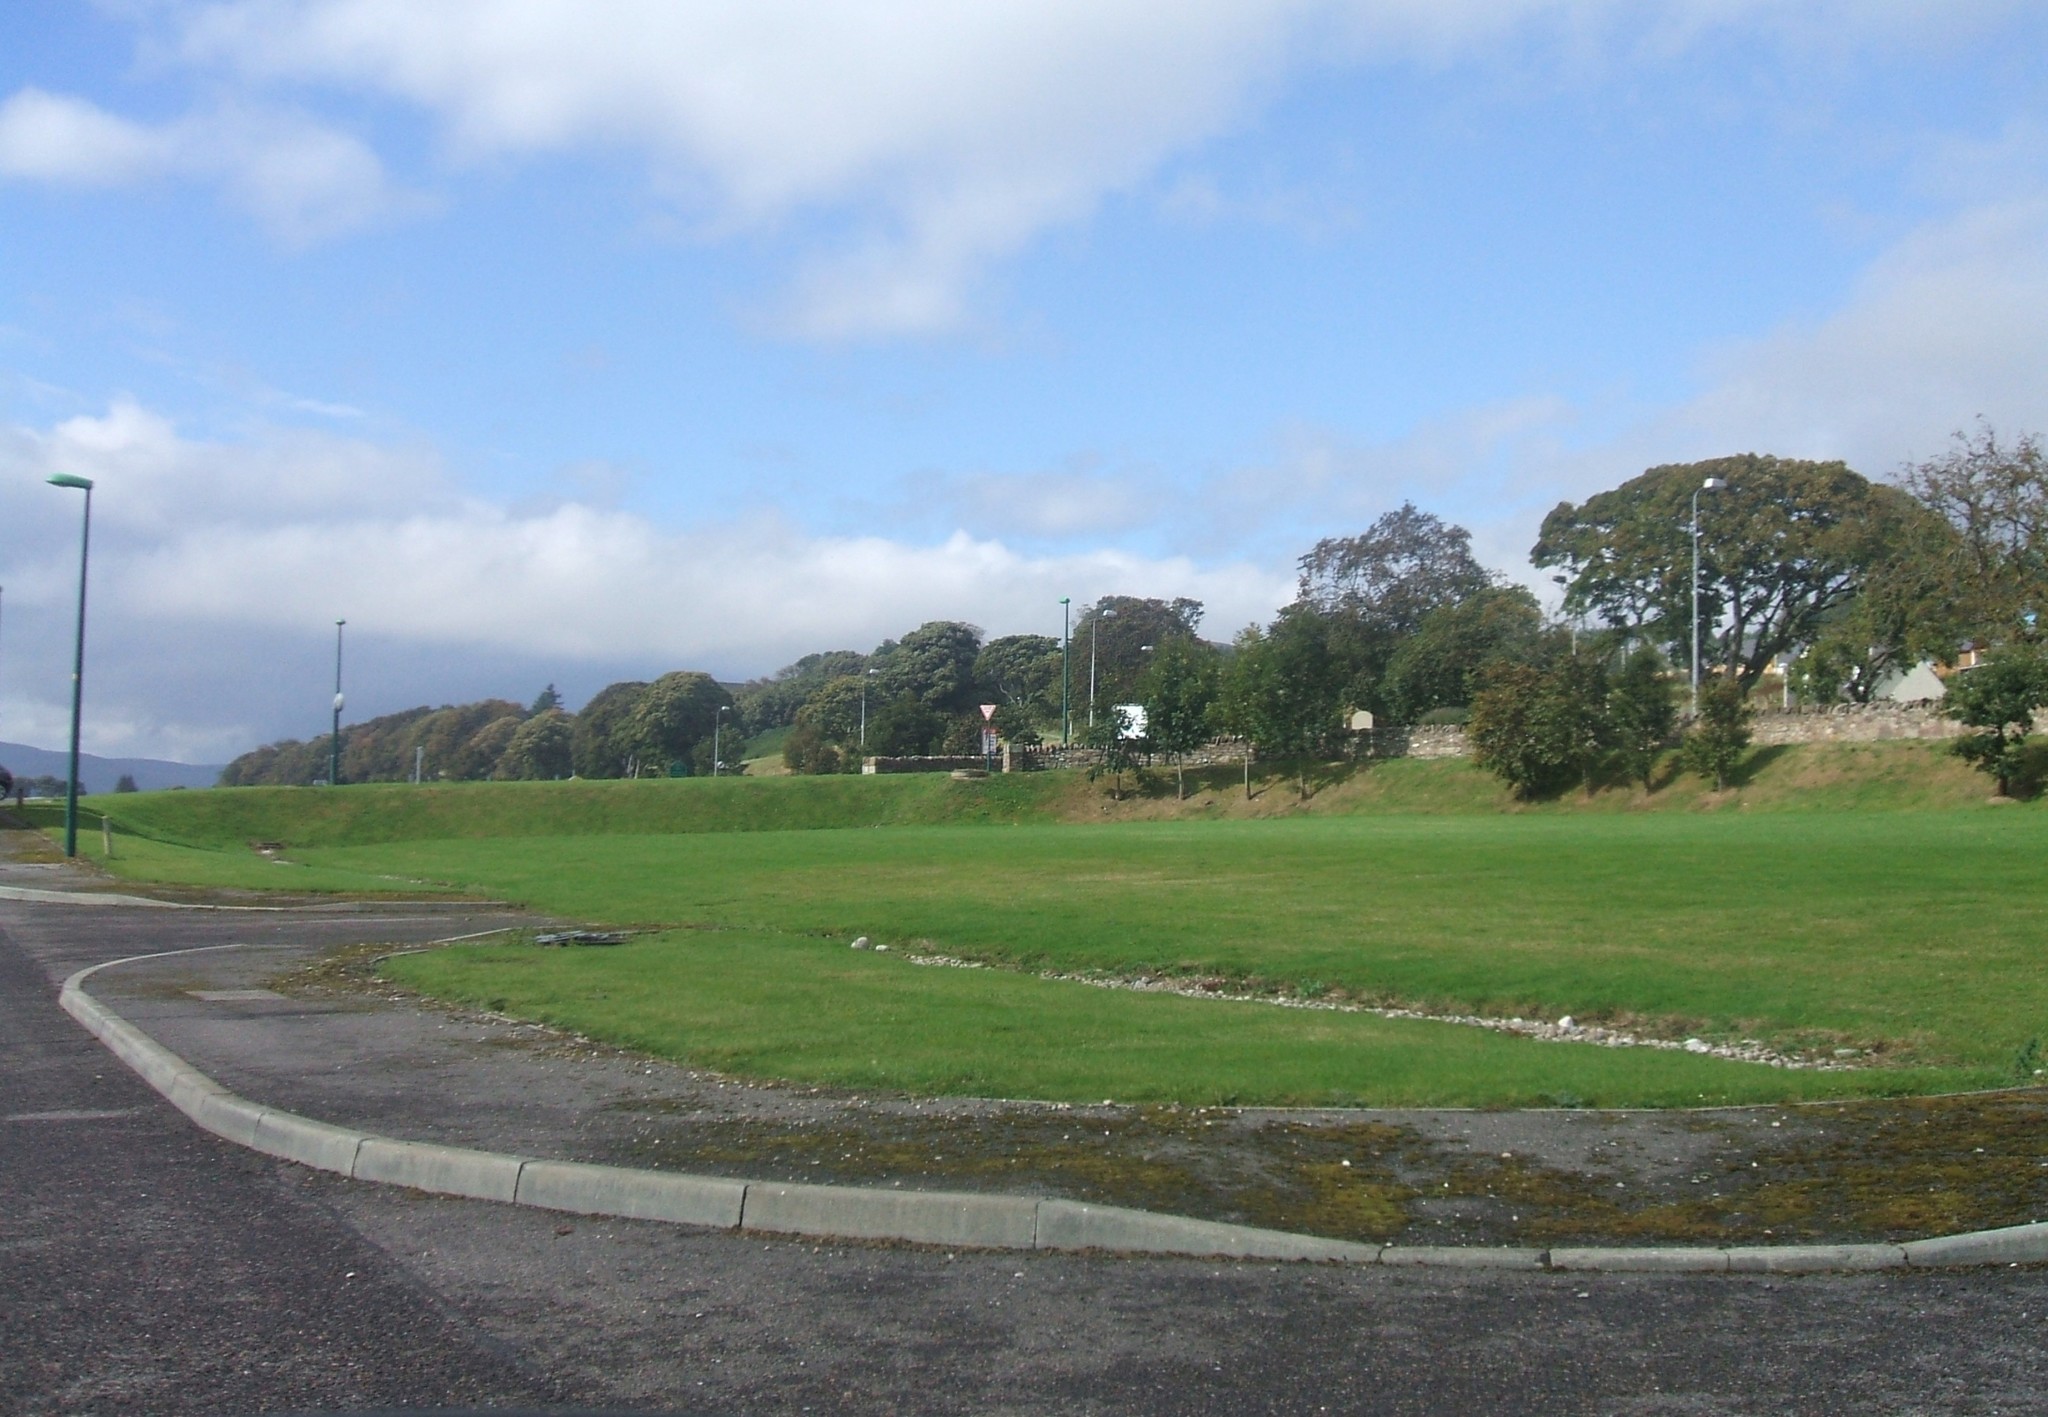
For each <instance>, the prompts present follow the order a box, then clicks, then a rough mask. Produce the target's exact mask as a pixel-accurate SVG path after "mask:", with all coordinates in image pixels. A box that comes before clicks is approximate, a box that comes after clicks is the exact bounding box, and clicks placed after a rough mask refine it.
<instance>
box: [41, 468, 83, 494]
mask: <svg viewBox="0 0 2048 1417" xmlns="http://www.w3.org/2000/svg"><path fill="white" fill-rule="evenodd" d="M50 485H51V486H52V487H75V488H77V489H78V490H79V491H81V492H90V491H92V479H91V478H90V477H80V476H78V475H77V474H76V473H70V472H53V473H51V474H50Z"/></svg>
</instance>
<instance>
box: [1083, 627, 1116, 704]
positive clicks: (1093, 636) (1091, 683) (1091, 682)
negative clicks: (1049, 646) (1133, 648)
mask: <svg viewBox="0 0 2048 1417" xmlns="http://www.w3.org/2000/svg"><path fill="white" fill-rule="evenodd" d="M1115 617H1116V611H1114V610H1098V611H1096V612H1095V613H1094V614H1093V615H1090V616H1089V617H1088V726H1089V727H1090V728H1093V727H1094V726H1095V642H1096V641H1097V640H1099V639H1101V638H1102V622H1103V621H1104V620H1111V619H1114V618H1115Z"/></svg>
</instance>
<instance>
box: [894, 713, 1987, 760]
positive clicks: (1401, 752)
mask: <svg viewBox="0 0 2048 1417" xmlns="http://www.w3.org/2000/svg"><path fill="white" fill-rule="evenodd" d="M1751 732H1752V735H1753V736H1752V738H1751V740H1750V741H1751V742H1753V743H1754V744H1755V745H1756V746H1758V747H1760V748H1764V747H1776V746H1778V745H1780V744H1787V743H1877V742H1883V741H1885V740H1888V739H1896V738H1930V739H1941V738H1954V737H1956V736H1957V735H1958V734H1960V733H1962V732H1963V726H1962V725H1961V724H1959V723H1957V722H1956V721H1955V720H1954V719H1951V718H1944V717H1943V716H1942V713H1941V705H1940V703H1939V702H1937V701H1935V700H1932V699H1926V700H1921V701H1919V702H1916V703H1904V704H1900V703H1891V702H1879V703H1873V704H1828V705H1824V706H1818V707H1811V708H1792V709H1762V710H1760V711H1759V712H1758V713H1757V716H1756V719H1755V721H1754V722H1753V723H1752V725H1751ZM1350 737H1351V752H1350V756H1352V757H1353V758H1466V757H1470V756H1471V755H1472V744H1471V742H1470V740H1468V739H1467V738H1466V737H1465V730H1464V729H1463V728H1461V727H1459V726H1457V725H1456V724H1436V723H1432V724H1422V725H1419V726H1417V727H1414V728H1392V727H1389V728H1370V729H1367V730H1365V731H1364V732H1362V733H1354V734H1351V735H1350ZM1244 755H1245V745H1244V741H1243V740H1242V739H1238V738H1218V739H1216V740H1215V741H1214V742H1211V743H1205V744H1203V745H1202V746H1201V747H1200V748H1197V749H1196V750H1195V751H1193V752H1192V753H1189V754H1188V756H1187V765H1188V766H1189V767H1191V768H1192V767H1215V766H1219V765H1221V764H1224V763H1241V762H1243V761H1244ZM1101 761H1102V754H1101V753H1099V752H1097V751H1096V750H1095V749H1093V748H1061V747H1058V746H1052V747H1032V748H1012V747H1009V746H1007V745H1006V746H1005V748H1004V751H1003V756H1002V758H1001V759H1000V760H999V763H998V765H999V767H1000V769H1001V770H1002V771H1004V772H1027V771H1033V770H1036V769H1041V768H1090V767H1095V766H1097V765H1099V764H1100V763H1101ZM1151 761H1152V763H1153V765H1154V766H1163V765H1165V764H1166V763H1167V761H1168V760H1167V758H1166V757H1165V756H1164V755H1155V756H1154V757H1153V758H1152V760H1151ZM981 766H983V762H982V760H981V759H980V758H978V757H975V758H869V759H868V760H867V765H866V766H863V768H862V769H861V770H862V771H863V772H950V771H952V770H954V769H956V768H978V767H981Z"/></svg>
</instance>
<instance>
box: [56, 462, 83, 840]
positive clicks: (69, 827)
mask: <svg viewBox="0 0 2048 1417" xmlns="http://www.w3.org/2000/svg"><path fill="white" fill-rule="evenodd" d="M50 485H51V486H52V487H70V488H75V489H76V490H78V491H80V492H83V493H84V494H85V520H84V522H83V523H82V525H81V530H80V531H79V533H78V643H77V646H76V648H75V650H74V652H73V655H72V659H71V771H70V774H69V776H70V780H69V781H68V782H66V783H65V784H64V854H65V855H66V856H76V855H77V854H78V719H79V711H80V710H81V709H82V708H83V707H84V705H85V567H86V558H87V556H88V555H89V554H90V552H91V548H92V479H91V478H89V477H77V476H74V475H73V474H71V473H68V472H59V473H53V474H51V477H50Z"/></svg>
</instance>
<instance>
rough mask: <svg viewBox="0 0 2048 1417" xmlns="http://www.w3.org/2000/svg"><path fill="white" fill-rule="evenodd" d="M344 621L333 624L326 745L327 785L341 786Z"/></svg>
mask: <svg viewBox="0 0 2048 1417" xmlns="http://www.w3.org/2000/svg"><path fill="white" fill-rule="evenodd" d="M347 623H348V621H346V620H336V621H335V622H334V737H333V738H331V739H330V740H328V744H327V785H328V786H329V787H339V786H341V627H342V626H343V625H346V624H347Z"/></svg>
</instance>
